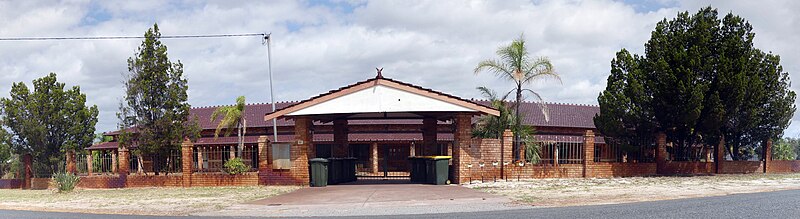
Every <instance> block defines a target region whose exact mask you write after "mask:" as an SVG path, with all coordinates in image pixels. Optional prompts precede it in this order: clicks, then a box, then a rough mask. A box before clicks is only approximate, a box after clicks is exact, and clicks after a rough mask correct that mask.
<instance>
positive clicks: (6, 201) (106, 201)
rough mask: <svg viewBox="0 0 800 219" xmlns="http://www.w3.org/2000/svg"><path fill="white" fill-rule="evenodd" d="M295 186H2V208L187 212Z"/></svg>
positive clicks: (259, 196) (128, 212)
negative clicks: (67, 190)
mask: <svg viewBox="0 0 800 219" xmlns="http://www.w3.org/2000/svg"><path fill="white" fill-rule="evenodd" d="M298 188H299V187H295V186H251V187H192V188H129V189H78V190H76V191H73V192H70V193H57V192H55V191H54V190H18V189H4V190H0V209H13V210H35V211H66V212H84V213H101V214H139V215H188V214H190V213H197V212H206V211H218V210H220V209H223V208H226V207H229V206H231V205H234V204H239V203H244V202H250V201H254V200H258V199H263V198H267V197H272V196H275V195H279V194H283V193H287V192H290V191H294V190H296V189H298Z"/></svg>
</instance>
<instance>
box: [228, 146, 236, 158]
mask: <svg viewBox="0 0 800 219" xmlns="http://www.w3.org/2000/svg"><path fill="white" fill-rule="evenodd" d="M233 158H236V146H235V145H231V146H228V159H231V160H232V159H233Z"/></svg>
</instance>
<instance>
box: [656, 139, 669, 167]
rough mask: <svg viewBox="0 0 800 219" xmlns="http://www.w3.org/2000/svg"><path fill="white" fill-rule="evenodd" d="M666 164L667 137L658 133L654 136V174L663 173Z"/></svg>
mask: <svg viewBox="0 0 800 219" xmlns="http://www.w3.org/2000/svg"><path fill="white" fill-rule="evenodd" d="M666 163H667V135H666V134H664V133H663V132H659V133H658V134H657V135H656V172H657V173H663V169H664V167H665V165H666Z"/></svg>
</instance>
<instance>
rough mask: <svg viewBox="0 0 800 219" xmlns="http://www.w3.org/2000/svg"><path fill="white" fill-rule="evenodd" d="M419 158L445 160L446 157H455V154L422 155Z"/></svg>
mask: <svg viewBox="0 0 800 219" xmlns="http://www.w3.org/2000/svg"><path fill="white" fill-rule="evenodd" d="M418 158H422V159H430V160H445V159H453V156H422V157H418Z"/></svg>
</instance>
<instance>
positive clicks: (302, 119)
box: [289, 116, 316, 185]
mask: <svg viewBox="0 0 800 219" xmlns="http://www.w3.org/2000/svg"><path fill="white" fill-rule="evenodd" d="M313 126H314V122H313V121H312V120H311V118H309V117H307V116H299V117H296V118H295V119H294V142H292V145H291V146H290V148H289V154H290V161H291V163H292V166H291V167H290V170H289V171H290V172H291V175H292V176H294V179H295V180H296V182H297V183H301V184H304V185H305V184H308V183H310V180H311V178H310V176H309V169H308V160H309V159H310V158H312V157H314V156H315V155H316V153H315V150H314V147H313V146H314V143H313V142H312V141H313V140H314V134H313V133H312V132H311V129H312V128H313Z"/></svg>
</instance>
